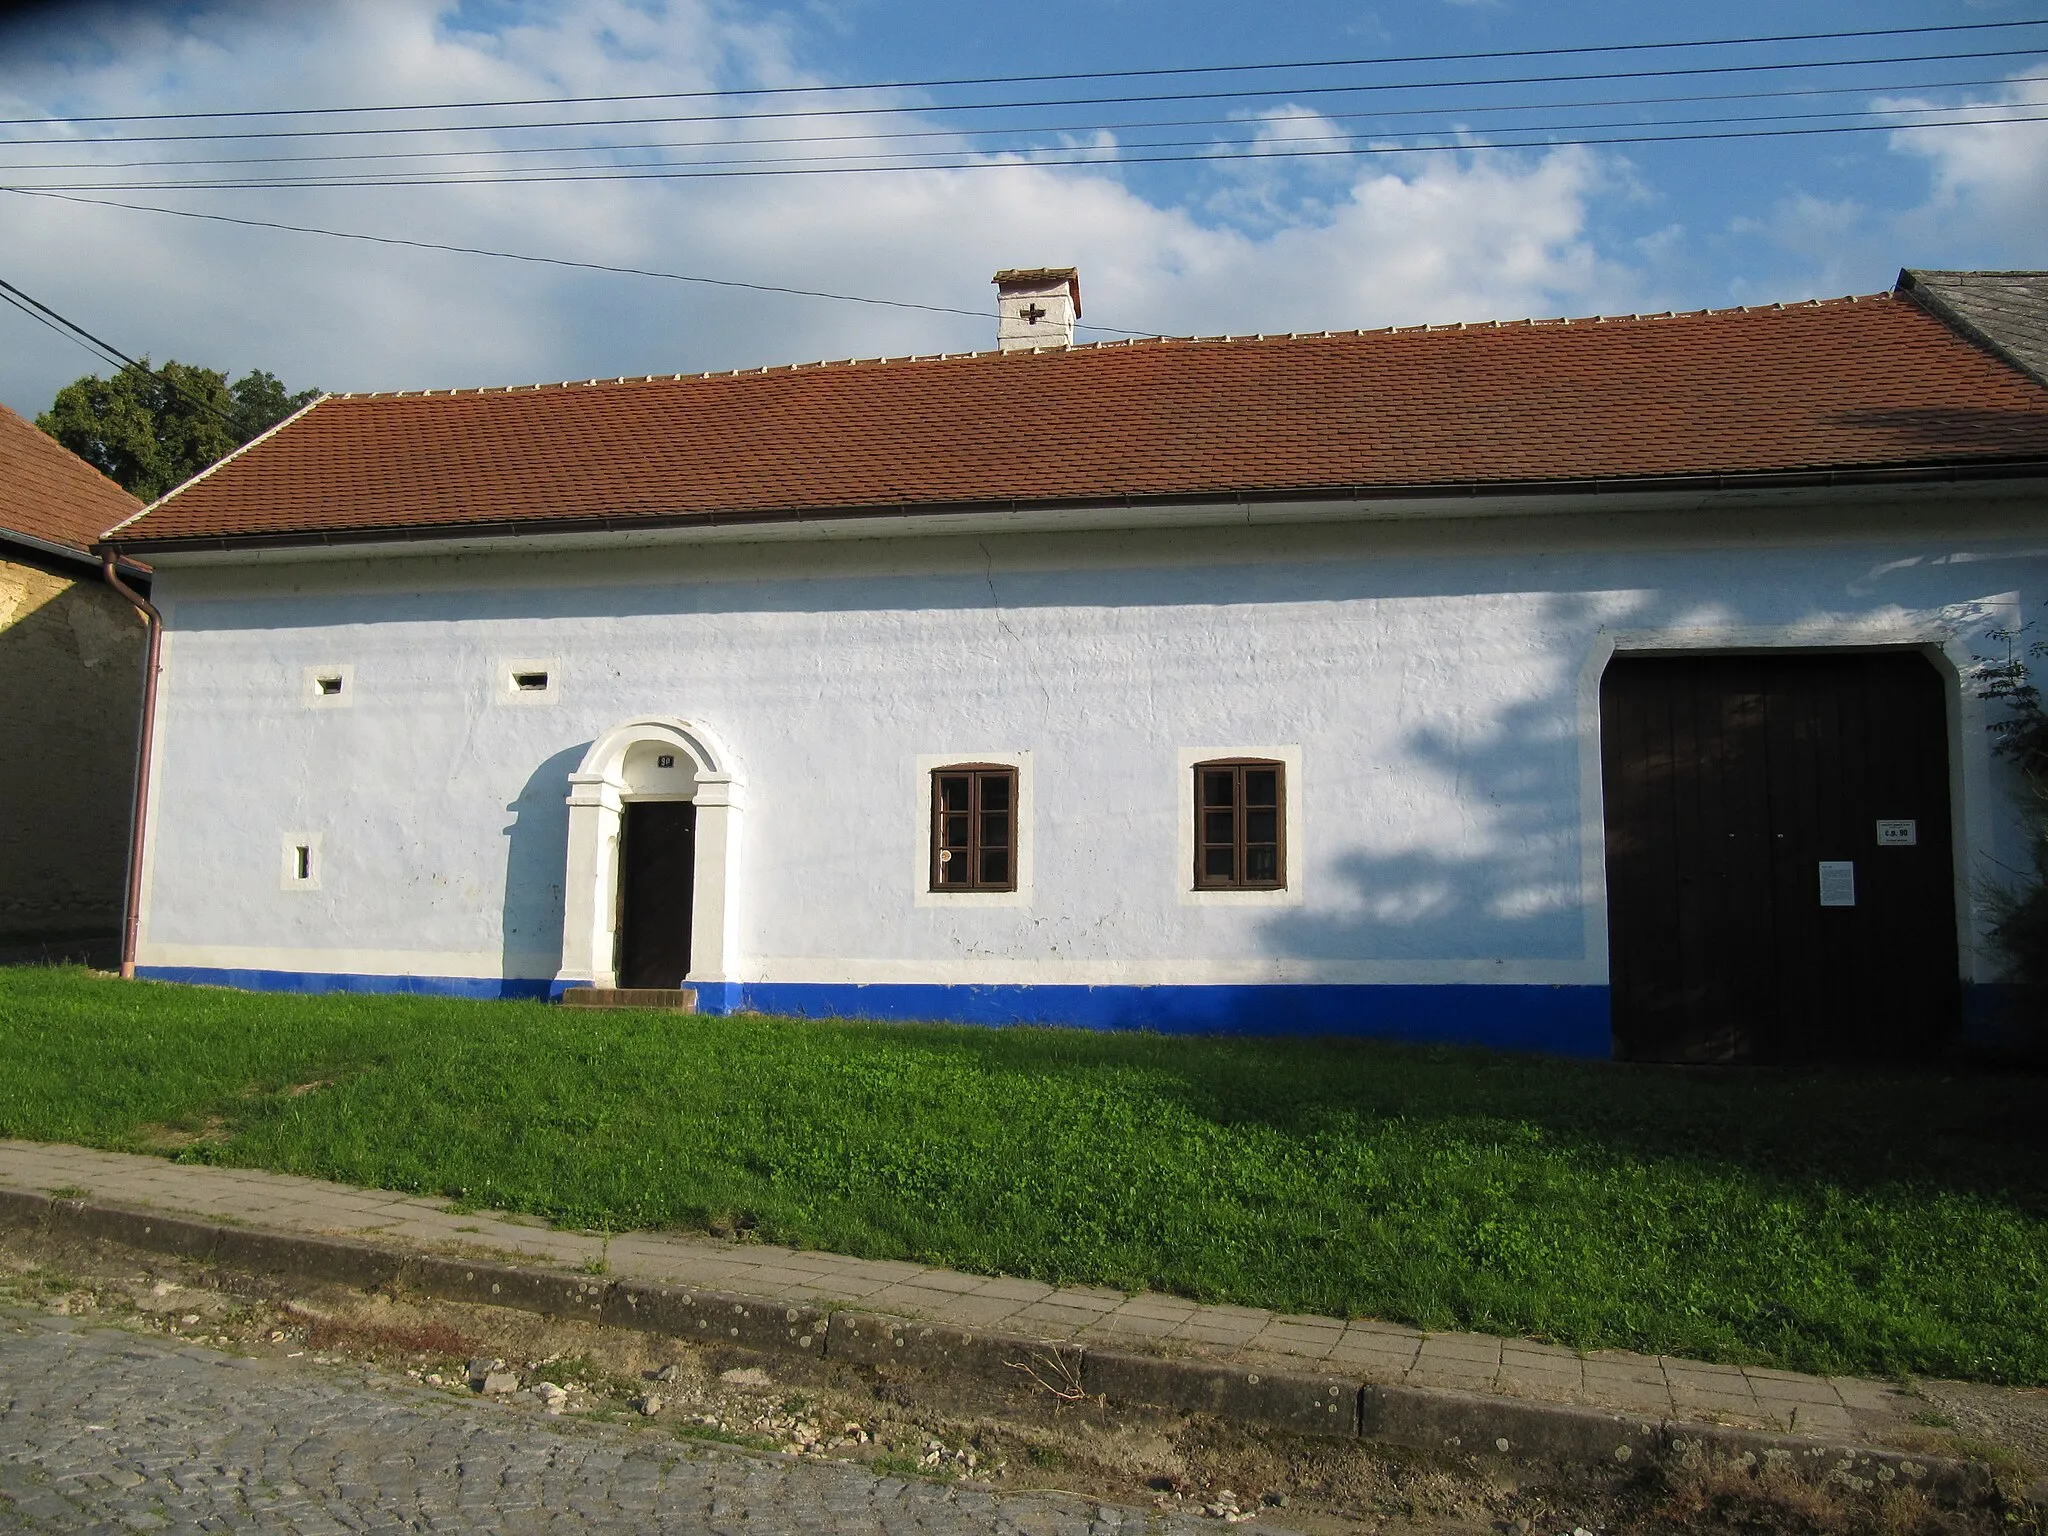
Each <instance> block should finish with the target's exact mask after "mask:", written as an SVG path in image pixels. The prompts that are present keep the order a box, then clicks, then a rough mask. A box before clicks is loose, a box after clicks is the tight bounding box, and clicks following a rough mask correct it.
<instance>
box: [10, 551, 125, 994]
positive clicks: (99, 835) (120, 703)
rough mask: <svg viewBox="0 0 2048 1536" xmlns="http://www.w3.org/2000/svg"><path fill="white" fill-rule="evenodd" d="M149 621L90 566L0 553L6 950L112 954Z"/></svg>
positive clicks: (15, 955) (22, 954)
mask: <svg viewBox="0 0 2048 1536" xmlns="http://www.w3.org/2000/svg"><path fill="white" fill-rule="evenodd" d="M143 638H144V636H143V626H142V622H141V620H140V619H139V618H138V617H137V615H136V613H135V610H134V609H133V608H132V607H130V606H129V604H128V603H127V601H126V600H125V599H123V598H122V597H121V596H120V595H119V594H118V593H116V592H114V591H112V590H111V589H109V588H108V587H107V585H106V584H105V583H104V582H102V581H100V580H98V579H96V578H95V577H93V576H92V575H90V574H89V573H87V572H85V571H82V570H81V571H79V572H77V573H76V574H71V573H63V572H60V570H59V568H58V566H57V564H56V563H55V562H52V563H51V564H50V565H49V566H47V567H44V566H38V565H33V564H28V563H25V562H23V561H22V560H20V559H18V558H10V557H9V555H8V554H7V553H6V552H5V551H0V959H20V958H31V957H34V956H35V955H38V954H41V953H50V954H53V955H73V956H78V957H81V958H91V959H93V960H95V961H98V962H101V963H106V962H108V961H110V960H111V959H113V958H114V957H115V956H116V954H117V951H116V949H115V947H114V946H115V941H116V935H117V934H118V932H119V929H120V923H121V893H122V881H123V877H124V873H125V870H126V855H127V839H128V815H129V795H130V791H131V785H132V782H133V779H132V775H133V771H134V762H135V729H136V715H137V711H138V709H139V708H140V706H141V699H142V644H143Z"/></svg>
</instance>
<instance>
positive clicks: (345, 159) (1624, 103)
mask: <svg viewBox="0 0 2048 1536" xmlns="http://www.w3.org/2000/svg"><path fill="white" fill-rule="evenodd" d="M2034 83H2048V76H2027V75H2021V76H2017V77H2015V76H2010V75H2006V76H1999V77H1995V78H1989V79H1974V80H1931V81H1914V82H1908V83H1900V84H1888V85H1883V86H1869V85H1844V86H1809V87H1804V88H1800V89H1795V90H1784V91H1724V92H1710V93H1705V94H1693V95H1684V96H1634V97H1628V96H1624V97H1606V98H1600V99H1596V100H1591V101H1557V102H1518V103H1514V104H1511V105H1510V104H1502V103H1494V104H1491V105H1487V106H1484V107H1475V106H1473V105H1471V104H1464V105H1459V106H1453V107H1393V108H1382V109H1380V110H1378V111H1374V112H1331V113H1317V112H1296V113H1278V114H1274V115H1271V116H1266V117H1259V118H1247V117H1245V116H1244V115H1242V114H1239V115H1237V116H1234V117H1181V118H1146V119H1141V120H1136V121H1130V120H1126V121H1121V122H1107V123H1105V122H1092V123H1044V124H1034V125H1031V126H1025V127H1017V126H1009V125H1003V126H998V127H985V128H963V127H946V128H920V129H912V130H902V131H898V132H894V133H872V132H858V133H846V134H784V135H777V136H771V137H755V138H723V137H721V138H697V139H658V140H651V141H643V142H640V143H625V144H607V143H597V144H537V145H519V144H506V145H495V146H493V147H491V148H489V149H420V150H403V149H392V150H377V151H366V152H359V153H355V154H341V155H336V154H315V155H231V156H194V157H190V158H186V159H162V158H156V159H149V160H48V161H16V162H14V163H12V164H8V165H4V166H0V170H12V171H100V170H147V169H152V168H159V167H174V166H216V165H333V164H350V163H357V162H362V161H369V160H378V161H398V160H465V159H481V158H486V157H489V156H512V155H550V154H560V155H597V154H628V153H635V152H639V151H643V150H664V149H727V148H734V147H738V146H746V145H764V146H780V145H800V144H848V143H884V142H887V143H894V142H899V141H905V140H912V139H946V140H957V139H974V138H989V137H993V136H997V135H1003V134H1010V135H1023V134H1040V135H1043V134H1055V133H1118V132H1124V131H1128V130H1131V129H1138V128H1210V127H1216V128H1236V127H1268V126H1272V125H1274V124H1284V123H1290V122H1303V123H1310V122H1328V123H1349V122H1365V121H1371V122H1384V121H1388V120H1390V119H1394V118H1413V117H1455V116H1459V115H1461V114H1466V113H1471V112H1474V111H1490V112H1565V111H1584V110H1589V109H1592V108H1599V107H1639V106H1679V105H1696V104H1701V103H1709V102H1733V101H1769V100H1786V99H1799V98H1805V97H1813V96H1854V95H1870V96H1881V95H1890V94H1895V93H1898V92H1904V91H1933V90H1963V89H1975V88H1981V87H1984V86H1997V85H2025V84H2034ZM2005 105H2009V103H2007V104H2005ZM1970 106H1971V104H1970V103H1956V104H1952V105H1949V106H1925V107H1885V108H1875V107H1873V108H1867V109H1863V110H1859V111H1852V112H1843V113H1839V114H1815V113H1781V114H1770V115H1768V116H1759V117H1757V118H1755V119H1754V121H1758V122H1764V121H1772V120H1777V119H1794V118H1802V117H1813V116H1823V115H1837V116H1852V117H1855V116H1871V115H1875V114H1878V113H1880V112H1884V113H1904V112H1918V113H1926V112H1950V111H1965V110H1969V109H1970ZM1670 121H1671V122H1674V123H1685V122H1703V123H1711V122H1725V121H1733V119H1723V118H1677V119H1671V120H1670ZM1561 126H1570V125H1561ZM1579 126H1584V125H1579ZM1643 126H1657V123H1656V122H1655V121H1654V120H1650V121H1646V122H1644V123H1643ZM1495 131H1499V130H1495ZM71 142H73V143H75V144H81V145H82V144H84V143H88V142H90V141H71ZM6 147H7V146H6V145H5V144H4V143H0V149H4V148H6ZM993 152H996V151H984V153H993Z"/></svg>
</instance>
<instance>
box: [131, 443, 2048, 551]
mask: <svg viewBox="0 0 2048 1536" xmlns="http://www.w3.org/2000/svg"><path fill="white" fill-rule="evenodd" d="M2025 479H2048V458H2027V459H1979V460H1962V461H1951V462H1945V463H1934V464H1925V463H1923V464H1898V465H1874V466H1862V467H1857V468H1845V469H1795V470H1754V471H1742V472H1736V473H1709V474H1676V475H1632V476H1613V477H1609V478H1598V479H1594V478H1587V479H1574V480H1521V481H1515V480H1461V481H1449V482H1446V481H1424V482H1420V483H1415V484H1406V485H1393V484H1381V485H1344V486H1312V487H1293V488H1287V489H1262V490H1217V491H1194V492H1178V493H1164V494H1156V495H1142V496H1132V495H1123V496H1114V495H1112V496H1085V497H1083V496H1048V497H1010V498H997V497H991V498H989V499H987V500H980V501H929V502H901V501H896V502H878V503H868V504H865V505H860V504H853V505H844V506H827V507H807V508H783V507H774V508H745V509H739V508H734V509H729V510H725V511H717V510H713V511H708V512H683V513H666V514H663V513H655V514H646V513H626V514H622V515H606V514H598V515H591V516H574V515H569V516H560V517H533V518H518V519H509V518H496V519H478V520H476V521H473V522H460V523H458V522H447V523H434V524H430V525H425V526H422V525H418V524H412V525H404V524H401V525H393V526H385V527H360V526H359V527H354V528H349V527H341V528H331V529H301V530H295V531H292V532H288V533H243V534H210V535H201V536H196V537H184V538H158V539H152V538H149V537H147V536H144V537H142V538H136V539H122V540H119V541H118V548H120V549H121V550H122V551H124V552H125V551H134V552H135V553H137V554H151V553H165V554H169V553H173V552H179V551H186V550H192V551H201V550H204V551H229V550H258V549H292V548H308V547H311V548H332V547H336V546H342V547H346V546H350V545H358V544H418V543H434V542H438V541H441V540H445V539H478V538H518V537H521V536H528V535H541V534H573V533H635V532H645V531H648V530H655V529H666V528H732V527H748V526H760V525H766V524H788V523H831V522H846V521H853V520H857V519H868V518H885V517H893V518H900V519H902V520H903V521H905V522H906V523H908V522H913V521H915V520H916V519H917V518H919V517H944V516H960V515H963V514H972V513H984V512H985V513H995V514H1000V513H1015V512H1052V511H1075V512H1080V511H1088V510H1093V509H1097V508H1105V507H1115V508H1122V509H1128V510H1138V509H1143V508H1148V507H1159V508H1166V507H1199V506H1218V505H1238V506H1245V507H1247V508H1249V507H1250V506H1252V505H1256V504H1260V503H1273V502H1282V503H1301V502H1319V501H1339V502H1353V503H1358V502H1374V501H1444V500H1466V501H1469V500H1476V499H1479V498H1482V497H1502V496H1529V497H1564V496H1594V495H1609V496H1612V495H1644V494H1654V493H1666V494H1669V493H1676V492H1712V491H1745V490H1805V489H1818V490H1826V489H1834V488H1838V487H1845V486H1858V485H1930V484H1931V485H1953V484H1963V483H1968V482H1973V481H1988V480H2025ZM157 505H159V506H160V505H162V503H157ZM148 510H150V509H147V508H146V509H145V511H148ZM137 515H138V517H139V516H141V514H137ZM131 521H132V520H131ZM122 526H123V527H126V526H128V525H127V524H123V525H122ZM118 531H119V530H118V529H117V530H116V532H118ZM115 542H116V541H114V540H113V539H111V538H110V539H108V540H106V541H103V544H102V547H103V548H104V547H108V546H109V545H114V544H115Z"/></svg>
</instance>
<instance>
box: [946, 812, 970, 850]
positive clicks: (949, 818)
mask: <svg viewBox="0 0 2048 1536" xmlns="http://www.w3.org/2000/svg"><path fill="white" fill-rule="evenodd" d="M940 820H941V821H943V822H944V823H945V846H946V847H948V848H965V847H966V846H967V816H966V813H965V812H962V813H961V814H959V815H957V816H956V815H952V814H948V815H946V816H943V817H941V818H940Z"/></svg>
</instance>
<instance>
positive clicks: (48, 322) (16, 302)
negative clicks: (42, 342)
mask: <svg viewBox="0 0 2048 1536" xmlns="http://www.w3.org/2000/svg"><path fill="white" fill-rule="evenodd" d="M0 301H4V302H5V303H7V304H9V305H11V306H13V307H14V308H15V309H18V310H20V311H21V312H22V313H23V314H24V315H27V316H28V317H29V319H31V320H33V321H35V322H36V324H38V325H44V326H48V327H49V328H50V329H51V330H53V331H55V332H56V333H57V334H58V335H59V336H62V337H63V338H64V339H65V340H66V341H68V342H70V343H71V344H72V345H73V346H78V347H83V348H85V350H86V351H87V352H89V353H91V354H92V356H93V357H94V358H96V359H98V360H99V361H100V362H103V363H105V364H107V365H108V366H109V367H114V368H118V367H119V366H120V364H119V363H117V362H116V361H115V360H114V359H113V358H112V357H110V356H109V355H107V354H106V353H104V352H102V351H100V350H99V349H98V348H97V347H95V346H93V345H92V343H91V342H88V341H81V340H80V339H79V338H78V337H76V336H74V335H72V334H71V332H69V331H67V330H65V329H64V327H63V326H61V325H59V324H58V323H57V322H56V321H54V320H52V319H50V318H49V317H48V316H47V315H42V314H38V313H37V312H36V311H35V309H34V308H32V307H31V306H30V305H27V304H24V303H23V302H22V301H21V300H20V299H17V298H16V297H15V296H14V295H13V294H11V293H8V292H5V291H4V285H0Z"/></svg>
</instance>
